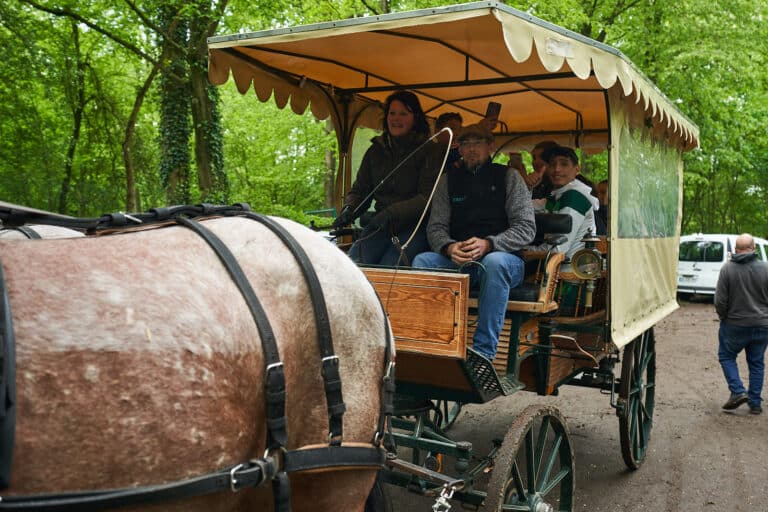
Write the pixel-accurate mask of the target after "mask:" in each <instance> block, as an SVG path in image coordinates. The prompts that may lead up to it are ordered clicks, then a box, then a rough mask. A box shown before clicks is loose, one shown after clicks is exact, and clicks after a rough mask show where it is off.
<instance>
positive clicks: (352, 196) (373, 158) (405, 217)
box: [344, 133, 442, 231]
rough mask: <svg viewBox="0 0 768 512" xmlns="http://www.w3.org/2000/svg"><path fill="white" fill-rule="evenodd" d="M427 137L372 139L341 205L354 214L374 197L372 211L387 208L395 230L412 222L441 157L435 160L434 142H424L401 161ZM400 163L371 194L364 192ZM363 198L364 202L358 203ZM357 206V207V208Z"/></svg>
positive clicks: (431, 183) (414, 134)
mask: <svg viewBox="0 0 768 512" xmlns="http://www.w3.org/2000/svg"><path fill="white" fill-rule="evenodd" d="M426 139H427V137H426V136H425V135H421V134H417V133H411V134H409V135H406V136H404V137H398V138H394V137H387V138H386V140H385V136H384V135H380V136H378V137H374V138H373V144H372V145H371V147H369V148H368V151H366V152H365V156H364V157H363V161H362V163H361V164H360V169H359V171H358V173H357V179H355V183H354V184H353V185H352V189H351V190H350V191H349V193H348V194H347V196H346V198H345V199H344V204H345V205H350V206H351V207H352V208H353V209H354V208H357V213H356V215H355V216H356V217H359V216H360V215H361V214H363V213H364V212H365V211H366V210H367V209H368V207H369V206H370V204H371V201H373V200H375V201H376V203H375V204H374V209H375V210H376V213H379V212H381V211H383V210H387V212H388V213H389V214H390V219H391V222H392V225H393V227H394V230H395V231H398V230H400V229H404V228H406V227H409V226H411V225H413V224H415V223H416V221H417V220H418V219H419V216H420V215H421V212H422V211H423V210H424V207H425V206H426V205H427V198H428V197H429V194H430V192H431V191H432V187H433V186H434V184H435V180H436V179H437V175H438V172H439V171H440V164H441V163H442V160H439V159H438V155H437V151H436V148H435V146H437V145H436V144H432V143H427V144H425V145H424V146H423V147H422V148H421V149H419V150H418V151H417V152H416V154H414V155H413V156H411V157H410V158H408V159H407V160H405V159H406V158H407V157H408V155H410V154H411V152H412V151H414V150H415V149H416V148H417V147H419V145H420V144H422V143H423V142H424V141H425V140H426ZM401 162H403V163H402V166H401V167H400V168H399V169H397V170H396V171H395V172H394V173H393V174H392V176H390V177H389V178H388V179H387V180H386V181H385V182H384V183H383V184H382V185H381V186H380V187H379V189H378V190H377V191H376V192H375V193H374V194H373V197H371V198H369V199H367V200H365V198H366V197H367V196H368V194H370V193H371V191H372V190H373V189H374V188H375V187H376V186H377V185H378V184H379V183H380V182H381V181H382V180H384V179H385V178H386V176H387V175H388V174H389V173H391V172H392V170H393V169H394V168H395V167H396V166H397V165H398V164H400V163H401ZM364 200H365V202H366V204H362V205H361V203H362V202H363V201H364ZM358 207H359V208H358Z"/></svg>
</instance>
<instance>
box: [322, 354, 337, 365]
mask: <svg viewBox="0 0 768 512" xmlns="http://www.w3.org/2000/svg"><path fill="white" fill-rule="evenodd" d="M334 359H335V360H336V361H337V362H338V360H339V356H337V355H336V354H334V355H332V356H325V357H324V358H322V359H321V360H320V361H321V362H323V363H325V362H326V361H333V360H334Z"/></svg>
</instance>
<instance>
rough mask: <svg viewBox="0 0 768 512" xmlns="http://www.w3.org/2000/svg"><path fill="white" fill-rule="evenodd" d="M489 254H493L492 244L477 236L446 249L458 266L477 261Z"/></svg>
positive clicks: (454, 243) (455, 243) (450, 245)
mask: <svg viewBox="0 0 768 512" xmlns="http://www.w3.org/2000/svg"><path fill="white" fill-rule="evenodd" d="M489 252H491V242H490V241H489V240H486V239H485V238H477V237H476V236H473V237H472V238H470V239H468V240H464V241H463V242H453V243H452V244H449V245H448V247H446V249H445V253H446V255H447V256H448V257H449V258H451V261H452V262H454V263H455V264H457V265H463V264H465V263H468V262H470V261H477V260H479V259H480V258H482V257H483V256H485V255H486V254H488V253H489Z"/></svg>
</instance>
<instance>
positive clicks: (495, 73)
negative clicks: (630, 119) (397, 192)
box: [209, 2, 698, 149]
mask: <svg viewBox="0 0 768 512" xmlns="http://www.w3.org/2000/svg"><path fill="white" fill-rule="evenodd" d="M209 47H210V70H209V75H210V79H211V81H212V82H213V83H214V84H222V83H224V82H226V80H227V79H228V77H229V75H230V73H231V75H232V77H233V79H234V80H235V82H236V83H237V86H238V88H239V90H240V91H241V92H245V91H246V90H248V89H249V88H250V87H251V86H253V88H254V90H255V92H256V94H257V95H258V97H259V99H261V100H262V101H266V100H267V99H269V98H270V96H272V94H273V93H274V99H275V102H276V103H277V104H278V106H281V107H282V106H284V105H285V104H286V103H288V102H290V106H291V108H292V109H293V110H294V111H295V112H297V113H301V112H304V110H305V109H306V108H307V106H310V108H311V109H312V112H313V113H314V114H315V115H316V116H317V117H318V118H321V119H325V118H326V117H328V116H329V115H333V116H334V121H335V122H337V123H338V124H337V128H341V127H342V126H343V122H342V120H343V121H345V122H348V121H352V120H353V121H356V122H357V123H359V124H360V123H361V124H363V125H368V126H372V127H380V125H381V124H380V119H381V117H380V112H378V111H376V110H375V109H371V110H370V111H369V112H365V113H364V114H363V115H362V116H361V117H359V118H357V119H354V118H353V119H344V118H343V116H344V112H343V110H344V105H343V102H344V101H345V100H350V101H359V102H363V103H365V102H368V101H373V102H383V100H384V99H385V98H386V96H387V95H389V94H390V93H391V92H392V91H393V90H396V89H403V88H405V89H410V90H413V91H415V92H416V93H417V94H418V95H419V99H420V100H421V103H422V106H423V107H424V110H425V111H426V112H427V113H428V114H429V115H431V116H434V117H437V115H439V114H440V113H442V112H449V111H457V112H459V113H460V114H462V116H463V117H464V120H465V123H469V122H476V121H478V120H479V119H480V118H481V117H482V115H483V114H484V113H485V108H486V105H487V103H488V100H489V99H493V101H497V102H500V103H501V104H502V108H501V116H500V120H501V121H502V123H501V127H500V130H501V131H503V132H506V133H509V134H511V135H513V136H514V137H515V138H516V139H520V138H527V139H537V138H539V137H540V135H541V134H542V133H547V134H553V133H562V134H567V135H568V136H569V137H571V140H572V141H573V142H577V141H578V143H579V145H580V146H582V147H588V148H593V149H602V148H604V147H605V145H606V144H607V139H608V118H607V115H606V98H605V91H606V90H608V89H611V88H614V87H618V88H619V89H620V90H621V92H622V94H623V95H624V96H628V97H630V98H631V100H632V101H637V102H640V103H641V104H642V105H643V108H644V109H645V111H646V113H647V115H648V116H649V117H654V118H656V120H657V122H659V123H661V124H663V125H665V126H666V127H667V128H668V129H669V130H670V132H671V133H672V134H674V136H675V137H677V138H679V139H680V141H681V144H683V145H684V146H686V147H693V146H695V145H696V144H697V142H698V129H697V128H696V126H695V125H694V124H693V123H692V122H691V121H689V120H688V119H687V118H686V117H685V116H684V115H683V114H681V113H680V111H679V110H678V109H677V108H676V107H675V105H674V104H673V103H672V102H670V101H669V100H668V99H667V98H666V97H665V96H664V95H663V94H662V93H661V92H660V91H659V90H658V89H657V88H656V87H655V86H654V85H653V84H652V83H651V82H650V81H649V80H648V79H647V78H646V77H645V76H643V74H642V73H641V72H640V71H638V70H637V69H636V68H635V66H634V65H633V64H632V63H631V62H630V61H629V60H628V59H627V58H626V57H625V56H624V55H622V54H621V53H620V52H619V51H617V50H615V49H613V48H611V47H609V46H607V45H604V44H601V43H598V42H596V41H592V40H590V39H587V38H585V37H582V36H580V35H578V34H575V33H573V32H569V31H567V30H565V29H562V28H560V27H557V26H555V25H552V24H550V23H546V22H544V21H542V20H539V19H537V18H534V17H532V16H530V15H528V14H525V13H523V12H520V11H517V10H515V9H512V8H510V7H508V6H506V5H504V4H501V3H497V2H475V3H471V4H464V5H457V6H451V7H442V8H434V9H424V10H419V11H413V12H408V13H401V14H390V15H384V16H375V17H367V18H358V19H352V20H345V21H339V22H333V23H320V24H316V25H308V26H302V27H295V28H287V29H280V30H270V31H262V32H255V33H249V34H238V35H234V36H222V37H213V38H210V39H209ZM350 95H351V96H350ZM350 108H351V110H352V111H353V112H355V113H357V112H358V110H359V109H360V108H361V107H360V106H357V107H355V106H353V107H350ZM340 125H341V126H340ZM345 128H348V127H345ZM528 142H529V141H521V143H522V144H527V143H528ZM526 147H528V146H526Z"/></svg>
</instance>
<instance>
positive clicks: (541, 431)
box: [533, 418, 549, 480]
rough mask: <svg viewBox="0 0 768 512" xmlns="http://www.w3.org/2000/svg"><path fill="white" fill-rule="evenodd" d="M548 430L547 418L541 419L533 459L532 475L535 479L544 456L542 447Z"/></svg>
mask: <svg viewBox="0 0 768 512" xmlns="http://www.w3.org/2000/svg"><path fill="white" fill-rule="evenodd" d="M548 432H549V418H543V419H542V420H541V426H540V427H539V437H538V440H537V441H536V450H535V451H536V456H535V457H534V459H533V466H534V471H533V473H534V475H535V476H536V478H537V480H538V478H539V476H540V475H539V471H540V470H541V461H542V459H543V458H544V448H546V446H547V433H548Z"/></svg>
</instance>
